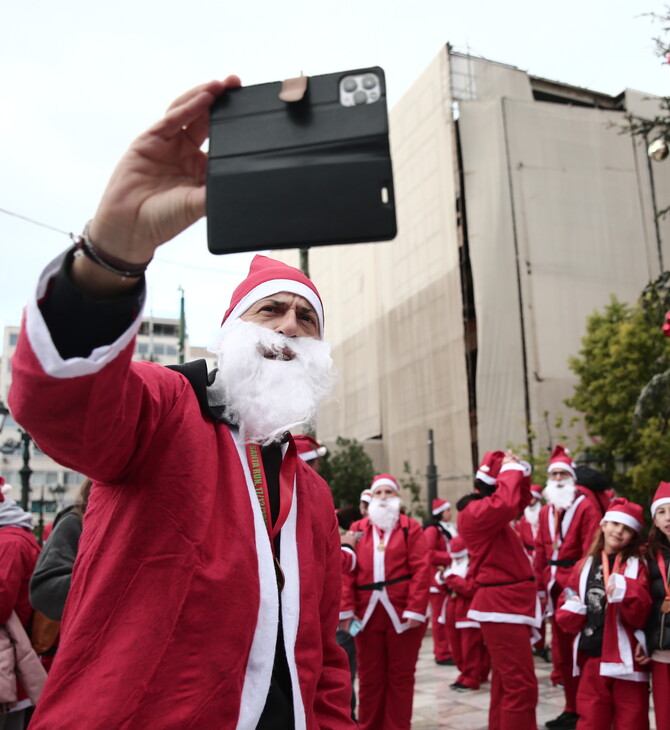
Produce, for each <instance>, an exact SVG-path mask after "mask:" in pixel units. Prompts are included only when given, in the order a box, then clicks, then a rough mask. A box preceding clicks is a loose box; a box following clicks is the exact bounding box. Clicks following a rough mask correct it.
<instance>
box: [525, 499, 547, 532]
mask: <svg viewBox="0 0 670 730" xmlns="http://www.w3.org/2000/svg"><path fill="white" fill-rule="evenodd" d="M541 509H542V504H541V503H540V502H539V501H537V502H535V504H533V505H530V504H529V505H528V507H526V509H525V510H524V511H523V514H524V516H525V517H526V520H528V524H529V525H532V526H535V525H537V523H538V522H539V521H540V510H541Z"/></svg>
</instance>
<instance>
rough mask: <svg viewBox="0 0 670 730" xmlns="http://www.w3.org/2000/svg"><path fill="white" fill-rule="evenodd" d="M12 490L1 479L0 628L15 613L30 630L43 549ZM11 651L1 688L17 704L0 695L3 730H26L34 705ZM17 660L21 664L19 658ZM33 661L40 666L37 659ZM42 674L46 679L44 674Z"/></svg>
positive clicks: (0, 668) (3, 664) (1, 670)
mask: <svg viewBox="0 0 670 730" xmlns="http://www.w3.org/2000/svg"><path fill="white" fill-rule="evenodd" d="M11 489H12V487H11V486H10V485H9V484H6V483H5V479H4V477H1V476H0V626H4V625H5V624H7V622H8V621H9V620H10V618H11V617H12V612H15V613H16V616H17V617H18V620H19V622H20V623H21V625H22V626H23V627H24V629H26V630H28V628H29V626H30V622H31V619H32V616H33V608H32V606H31V605H30V597H29V585H30V578H31V576H32V574H33V570H34V569H35V564H36V563H37V559H38V557H39V554H40V546H39V544H38V542H37V540H36V539H35V536H34V535H33V516H32V515H31V514H29V513H28V512H24V511H23V510H22V509H21V507H19V505H18V504H17V503H16V502H15V501H14V500H13V499H11V498H10V497H9V492H10V491H11ZM25 640H26V643H28V642H29V640H28V639H27V637H26V639H25ZM12 648H13V647H11V645H10V653H11V655H12V656H11V660H10V659H8V658H7V656H6V655H5V656H4V657H3V661H2V662H0V673H3V675H4V676H3V677H0V680H3V681H0V685H2V686H3V687H4V686H5V685H7V688H8V689H9V690H11V695H12V696H13V697H14V699H15V700H16V701H12V702H11V704H9V703H8V700H7V699H6V698H5V697H4V696H2V695H0V728H2V730H23V728H24V727H27V725H28V718H29V717H30V712H31V711H32V707H33V703H32V702H31V700H30V699H29V698H28V694H27V693H26V691H25V688H24V687H23V685H22V684H21V683H20V682H19V681H18V679H16V674H17V672H16V668H15V666H14V661H15V656H16V650H14V651H12ZM16 658H17V660H18V656H17V657H16ZM34 661H35V662H36V663H37V664H38V665H39V660H38V659H37V657H36V656H35V657H34ZM38 668H40V667H38ZM40 669H41V668H40ZM10 670H12V672H11V675H10V674H9V671H10ZM41 671H42V672H43V673H44V676H45V677H46V673H45V672H44V670H41ZM42 683H43V681H42ZM6 702H7V703H8V704H5V703H6Z"/></svg>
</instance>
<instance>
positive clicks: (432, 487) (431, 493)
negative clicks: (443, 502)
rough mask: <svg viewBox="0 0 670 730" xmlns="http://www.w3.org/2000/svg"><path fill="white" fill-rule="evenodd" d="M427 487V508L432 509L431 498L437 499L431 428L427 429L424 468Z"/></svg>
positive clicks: (435, 467)
mask: <svg viewBox="0 0 670 730" xmlns="http://www.w3.org/2000/svg"><path fill="white" fill-rule="evenodd" d="M426 482H427V485H426V486H427V487H428V510H429V511H430V510H431V509H432V504H433V500H434V499H437V466H435V450H434V448H433V429H432V428H429V429H428V467H427V468H426Z"/></svg>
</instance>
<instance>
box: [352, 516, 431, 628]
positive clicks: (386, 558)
mask: <svg viewBox="0 0 670 730" xmlns="http://www.w3.org/2000/svg"><path fill="white" fill-rule="evenodd" d="M350 529H351V530H352V531H353V532H356V531H359V530H360V531H362V532H363V535H362V537H361V539H360V540H359V541H358V542H357V543H356V566H355V568H354V569H353V571H351V572H349V573H346V574H345V575H344V589H343V592H342V606H341V613H340V618H341V619H347V618H351V617H353V616H354V615H355V616H357V617H358V618H359V619H360V620H361V622H362V623H363V625H364V626H365V624H366V623H367V621H368V619H369V618H370V616H371V615H372V612H373V610H374V609H375V607H376V606H377V604H378V603H381V604H382V606H383V607H384V609H385V610H386V611H387V613H388V614H389V617H390V619H391V621H392V622H393V625H394V627H395V630H396V631H397V632H398V633H401V632H402V631H404V630H405V629H406V628H407V623H406V620H407V619H410V618H413V619H416V620H418V621H425V620H426V611H427V607H428V587H429V585H430V564H429V561H428V551H427V548H426V541H425V538H424V535H423V530H422V529H421V525H419V523H418V522H417V521H416V520H413V519H410V518H409V517H407V516H406V515H402V514H401V515H400V517H399V519H398V522H397V523H396V526H395V527H394V528H393V530H392V531H391V532H390V534H389V533H387V534H386V535H385V536H384V544H385V546H386V547H385V549H384V550H383V551H380V550H378V549H377V546H378V544H379V542H380V540H381V538H382V536H383V535H382V532H381V530H379V529H378V528H376V527H374V526H373V525H372V523H371V522H370V521H369V520H368V519H367V517H366V518H364V519H362V520H360V521H359V522H355V523H354V524H353V525H352V526H351V528H350ZM397 578H402V579H403V580H400V581H398V582H393V583H391V584H390V585H379V586H378V587H377V589H376V590H375V589H371V588H361V586H371V585H372V584H378V583H384V582H385V581H395V580H396V579H397ZM402 619H405V621H404V622H403V620H402Z"/></svg>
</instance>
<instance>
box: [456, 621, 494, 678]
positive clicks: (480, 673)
mask: <svg viewBox="0 0 670 730" xmlns="http://www.w3.org/2000/svg"><path fill="white" fill-rule="evenodd" d="M456 631H457V632H458V638H459V639H460V641H459V644H460V653H461V656H462V657H463V661H462V665H460V666H459V667H458V668H459V669H460V670H461V674H460V676H459V677H458V679H457V680H456V681H457V682H458V683H459V684H464V685H465V686H466V687H470V689H479V684H480V682H485V681H486V679H487V677H488V674H489V664H490V659H489V653H488V650H487V648H486V646H485V645H484V639H483V637H482V632H481V629H475V628H471V629H456Z"/></svg>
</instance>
